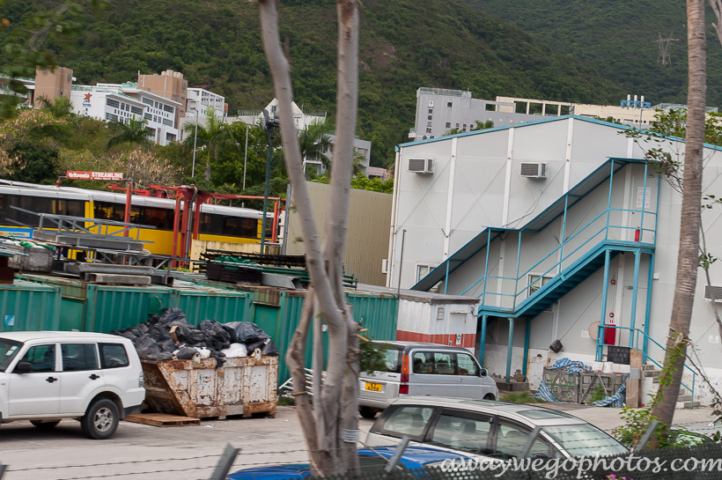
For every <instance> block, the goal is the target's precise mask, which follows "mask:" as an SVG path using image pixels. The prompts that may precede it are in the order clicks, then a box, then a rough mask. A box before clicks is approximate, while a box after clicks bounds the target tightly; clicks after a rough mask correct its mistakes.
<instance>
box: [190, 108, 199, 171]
mask: <svg viewBox="0 0 722 480" xmlns="http://www.w3.org/2000/svg"><path fill="white" fill-rule="evenodd" d="M193 111H194V112H196V133H195V135H193V168H192V169H191V177H195V176H196V142H197V141H198V117H199V116H200V114H199V113H198V109H197V108H193Z"/></svg>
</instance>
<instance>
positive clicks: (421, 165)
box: [409, 158, 434, 175]
mask: <svg viewBox="0 0 722 480" xmlns="http://www.w3.org/2000/svg"><path fill="white" fill-rule="evenodd" d="M409 172H414V173H421V174H425V175H431V174H433V173H434V160H433V159H432V158H411V159H409Z"/></svg>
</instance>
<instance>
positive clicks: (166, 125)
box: [70, 83, 181, 145]
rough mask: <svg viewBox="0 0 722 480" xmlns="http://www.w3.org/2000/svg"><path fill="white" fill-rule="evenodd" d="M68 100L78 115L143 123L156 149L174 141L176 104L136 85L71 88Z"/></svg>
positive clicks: (177, 107) (79, 86) (176, 129)
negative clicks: (142, 121) (141, 121)
mask: <svg viewBox="0 0 722 480" xmlns="http://www.w3.org/2000/svg"><path fill="white" fill-rule="evenodd" d="M70 100H71V102H72V103H73V109H74V110H75V112H76V113H77V114H79V115H85V116H88V117H93V118H97V119H99V120H106V121H110V122H127V121H129V119H131V118H134V119H136V120H140V119H143V118H144V119H146V120H147V122H148V123H147V128H148V137H149V138H150V139H151V140H152V141H153V142H155V143H156V144H158V145H167V144H168V143H171V142H175V141H177V140H178V124H177V123H176V115H177V111H178V109H179V108H180V106H181V104H180V102H176V101H174V100H170V99H168V98H166V97H163V96H160V95H156V94H154V93H152V92H149V91H147V90H144V89H141V88H139V87H138V84H137V83H123V84H113V83H100V84H98V85H95V86H89V85H75V86H73V87H72V92H71V95H70Z"/></svg>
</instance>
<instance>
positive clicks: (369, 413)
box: [358, 407, 376, 420]
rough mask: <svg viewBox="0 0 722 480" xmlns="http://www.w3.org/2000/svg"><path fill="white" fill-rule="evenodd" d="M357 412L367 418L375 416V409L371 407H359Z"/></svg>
mask: <svg viewBox="0 0 722 480" xmlns="http://www.w3.org/2000/svg"><path fill="white" fill-rule="evenodd" d="M358 412H359V413H360V414H361V416H362V417H363V418H365V419H367V420H373V419H374V418H375V417H376V410H374V409H373V408H371V407H359V409H358Z"/></svg>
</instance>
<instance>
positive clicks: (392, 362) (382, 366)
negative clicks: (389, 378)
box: [362, 342, 403, 373]
mask: <svg viewBox="0 0 722 480" xmlns="http://www.w3.org/2000/svg"><path fill="white" fill-rule="evenodd" d="M371 345H372V346H373V348H374V349H375V350H376V351H377V352H378V353H379V354H380V356H381V358H380V361H378V362H377V361H375V360H376V359H373V360H372V361H373V362H374V363H375V364H376V367H375V368H376V370H375V371H377V372H385V373H401V353H402V350H403V349H402V348H400V347H397V346H395V345H389V344H388V343H376V342H374V343H372V344H371ZM362 355H363V353H362ZM377 358H378V357H377Z"/></svg>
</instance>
